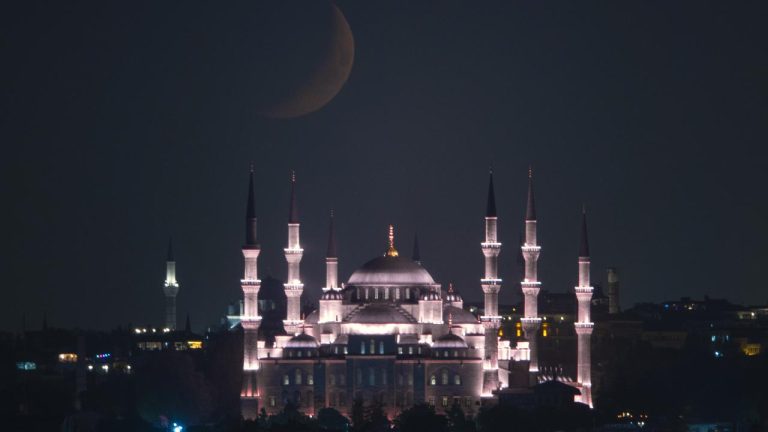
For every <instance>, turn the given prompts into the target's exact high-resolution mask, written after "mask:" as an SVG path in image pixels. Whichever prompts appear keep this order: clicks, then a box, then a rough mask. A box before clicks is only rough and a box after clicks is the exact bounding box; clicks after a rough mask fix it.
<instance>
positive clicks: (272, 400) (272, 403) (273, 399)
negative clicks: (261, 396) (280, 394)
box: [269, 396, 277, 407]
mask: <svg viewBox="0 0 768 432" xmlns="http://www.w3.org/2000/svg"><path fill="white" fill-rule="evenodd" d="M275 405H277V401H275V397H274V396H270V397H269V406H271V407H273V406H275Z"/></svg>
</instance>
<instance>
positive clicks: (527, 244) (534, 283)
mask: <svg viewBox="0 0 768 432" xmlns="http://www.w3.org/2000/svg"><path fill="white" fill-rule="evenodd" d="M520 249H521V250H522V252H523V259H524V260H525V276H524V277H523V280H522V282H520V287H521V288H522V290H523V296H524V297H525V301H524V316H523V318H521V319H520V321H521V323H522V325H523V331H524V332H525V338H526V339H528V344H529V345H528V346H529V347H530V350H531V361H530V365H529V367H528V370H529V371H530V372H531V373H534V374H535V373H538V372H539V353H538V349H537V348H538V340H537V338H538V334H539V328H540V327H541V318H539V305H538V301H539V299H538V298H539V291H540V290H541V282H539V276H538V260H539V253H540V252H541V247H540V246H539V243H538V241H537V240H536V202H535V200H534V197H533V171H532V170H531V169H530V168H529V169H528V204H527V206H526V209H525V241H524V242H523V246H522V247H521V248H520Z"/></svg>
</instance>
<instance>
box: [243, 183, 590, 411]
mask: <svg viewBox="0 0 768 432" xmlns="http://www.w3.org/2000/svg"><path fill="white" fill-rule="evenodd" d="M528 178H529V180H528V200H527V209H526V217H525V238H524V242H523V245H522V246H521V248H522V255H523V257H524V259H525V276H524V279H523V280H522V281H521V287H522V291H523V295H524V299H525V300H524V313H523V318H521V323H522V328H523V330H524V335H525V337H523V338H519V339H517V340H513V341H510V340H506V339H502V338H500V336H499V327H500V324H501V317H500V316H499V313H498V296H499V291H500V289H501V286H502V285H501V284H502V280H501V279H500V278H499V275H498V271H497V269H498V255H499V252H500V251H501V243H499V242H498V239H497V224H498V217H497V214H496V201H495V194H494V189H493V173H491V175H490V181H489V185H488V201H487V207H486V211H485V233H484V238H483V241H482V242H481V243H480V250H481V251H482V253H483V255H484V257H485V269H484V274H483V277H482V278H481V279H480V288H481V289H482V291H483V295H484V309H483V315H481V316H479V317H477V316H475V315H474V314H472V313H470V312H469V311H468V310H467V309H465V308H464V304H463V303H464V302H463V299H462V296H461V294H460V293H459V292H458V291H457V290H455V289H454V288H453V286H451V285H448V286H447V287H444V286H443V285H441V284H440V283H439V282H436V281H435V280H434V279H433V278H432V276H431V275H430V273H429V271H427V269H426V268H424V267H423V266H422V264H421V262H420V261H419V259H418V256H414V257H413V259H409V258H406V257H404V256H402V255H401V254H400V253H399V252H398V250H397V249H396V247H395V233H394V229H393V227H392V226H391V225H390V226H389V232H388V240H389V246H388V248H387V249H386V250H385V251H384V253H383V254H382V255H381V256H378V257H375V258H373V259H371V260H370V261H368V262H367V263H365V264H363V266H362V267H360V268H359V269H357V270H355V271H354V272H353V273H352V275H351V276H350V277H349V279H348V280H347V282H346V283H345V284H339V280H338V271H337V269H338V259H339V258H338V256H337V254H336V244H335V235H334V226H333V216H331V224H330V233H329V240H328V249H327V253H326V258H325V262H326V282H325V287H323V288H322V296H321V298H320V300H319V305H318V308H317V309H316V310H315V311H314V312H312V313H311V314H309V315H307V316H306V317H302V316H301V312H300V298H301V294H302V292H303V290H304V284H303V283H302V281H301V272H300V263H301V258H302V254H303V249H302V246H301V241H300V227H301V224H300V222H299V217H298V212H297V206H296V190H295V188H296V179H295V176H293V177H292V178H291V199H290V210H289V217H288V241H287V247H286V248H285V249H284V252H285V258H286V261H287V263H288V274H287V278H286V280H285V283H284V287H285V294H286V298H287V313H286V316H285V319H284V321H283V325H284V328H285V334H282V335H278V336H277V337H276V339H275V341H274V343H267V342H266V341H265V340H260V338H259V336H258V329H259V326H260V324H261V317H260V316H259V310H258V293H259V289H260V286H261V281H260V280H259V278H258V258H259V253H260V247H259V244H258V241H257V235H256V212H255V205H254V204H255V202H254V183H253V182H254V180H253V171H251V174H250V179H249V188H248V204H247V211H246V227H245V243H244V245H243V247H242V251H243V257H244V261H245V265H244V274H243V278H242V280H241V286H242V290H243V307H242V312H241V315H240V316H239V322H240V324H241V326H242V328H243V333H244V337H243V352H244V355H243V385H242V391H241V395H240V397H241V411H242V415H243V417H244V418H255V417H256V416H257V415H258V413H259V411H260V410H261V409H262V408H263V409H264V410H265V411H266V412H267V413H268V414H274V413H277V412H279V411H280V410H281V409H282V408H283V407H284V406H285V405H286V404H287V403H292V404H294V405H296V406H298V407H299V409H300V410H301V411H303V412H305V413H306V414H309V415H314V414H315V413H316V412H317V411H318V410H320V409H321V408H324V407H331V408H335V409H337V410H338V411H340V412H341V413H342V414H344V415H347V416H349V415H350V414H351V411H352V406H353V403H354V401H355V400H358V399H359V400H362V401H363V403H365V404H370V403H371V402H374V401H376V402H378V403H380V404H381V406H382V408H383V410H384V411H385V413H386V414H387V415H388V416H390V417H393V416H395V415H397V414H398V413H399V412H400V411H402V410H403V409H406V408H408V407H410V406H412V405H414V404H416V403H423V402H426V403H429V404H431V405H433V406H435V408H436V410H437V411H438V412H440V411H442V410H447V409H449V408H450V407H451V406H453V405H454V404H459V405H460V406H461V407H462V409H463V410H464V412H465V413H470V414H476V413H477V411H478V410H479V408H480V407H481V406H483V405H484V404H487V403H493V402H494V401H495V400H497V399H498V397H499V395H500V394H502V393H504V392H510V391H515V390H520V391H526V389H530V387H531V386H532V385H533V384H536V383H539V382H542V381H546V380H548V379H555V380H559V381H561V382H564V383H566V384H567V385H569V386H572V387H574V389H575V390H577V391H574V392H573V393H574V394H575V396H574V398H575V400H576V401H577V402H582V403H584V404H587V405H589V406H592V398H591V372H590V336H591V333H592V328H593V323H592V322H591V321H590V299H591V297H592V291H593V288H592V287H591V286H590V277H589V266H590V260H589V247H588V243H587V231H586V219H585V218H583V220H582V233H581V246H580V249H579V257H578V272H579V277H578V281H579V282H578V286H577V287H575V293H574V294H575V296H576V297H577V300H578V320H577V322H576V323H575V327H576V328H575V331H576V334H577V337H578V352H577V353H575V354H577V361H576V365H577V368H576V371H577V377H576V378H575V379H573V378H563V377H552V376H551V375H549V376H548V375H547V374H545V373H543V371H541V372H540V371H539V364H538V355H537V344H536V340H537V337H536V335H537V333H538V331H539V328H540V326H541V318H540V317H539V316H538V313H537V298H538V294H539V291H540V289H541V283H540V282H539V281H538V276H537V260H538V257H539V253H540V251H541V247H540V246H539V244H538V242H537V239H536V234H537V231H536V208H535V201H534V194H533V180H532V176H531V173H530V171H529V175H528Z"/></svg>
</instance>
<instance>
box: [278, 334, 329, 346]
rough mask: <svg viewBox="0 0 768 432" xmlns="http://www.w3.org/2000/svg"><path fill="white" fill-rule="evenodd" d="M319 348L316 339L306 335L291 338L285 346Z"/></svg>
mask: <svg viewBox="0 0 768 432" xmlns="http://www.w3.org/2000/svg"><path fill="white" fill-rule="evenodd" d="M319 346H320V344H319V343H317V339H315V338H314V337H312V336H310V335H308V334H306V333H301V334H298V335H296V336H294V337H292V338H291V339H289V340H288V343H286V344H285V347H286V348H317V347H319Z"/></svg>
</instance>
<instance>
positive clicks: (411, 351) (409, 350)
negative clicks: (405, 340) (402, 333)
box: [408, 346, 413, 355]
mask: <svg viewBox="0 0 768 432" xmlns="http://www.w3.org/2000/svg"><path fill="white" fill-rule="evenodd" d="M408 354H411V355H413V347H412V346H409V347H408Z"/></svg>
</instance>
